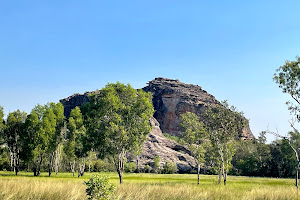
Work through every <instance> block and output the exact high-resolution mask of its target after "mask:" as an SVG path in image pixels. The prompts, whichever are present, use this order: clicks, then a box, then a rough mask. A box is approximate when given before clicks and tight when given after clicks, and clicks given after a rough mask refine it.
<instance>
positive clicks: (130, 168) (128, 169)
mask: <svg viewBox="0 0 300 200" xmlns="http://www.w3.org/2000/svg"><path fill="white" fill-rule="evenodd" d="M135 170H136V164H135V163H134V162H130V163H125V172H130V173H132V172H134V171H135Z"/></svg>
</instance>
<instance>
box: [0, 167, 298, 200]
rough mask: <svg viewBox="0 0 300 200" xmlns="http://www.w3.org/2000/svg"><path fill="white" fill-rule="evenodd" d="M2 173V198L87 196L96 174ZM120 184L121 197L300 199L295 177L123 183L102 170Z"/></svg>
mask: <svg viewBox="0 0 300 200" xmlns="http://www.w3.org/2000/svg"><path fill="white" fill-rule="evenodd" d="M32 174H33V173H26V172H20V173H19V175H18V176H15V175H14V174H13V173H11V172H0V199H18V200H20V199H58V200H59V199H64V200H66V199H86V198H87V197H86V195H85V185H84V184H83V181H85V180H87V179H88V178H89V177H90V176H91V175H92V173H85V175H84V177H80V178H77V177H72V174H71V173H59V174H58V175H57V176H55V175H52V176H51V177H48V176H47V173H42V174H41V176H39V177H33V175H32ZM101 174H105V175H107V176H109V177H110V181H111V182H112V183H113V184H115V185H116V186H117V196H118V198H119V199H212V200H213V199H230V200H231V199H236V200H237V199H244V200H250V199H251V200H252V199H264V200H265V199H270V200H271V199H300V194H299V196H298V193H297V190H296V189H295V186H294V180H293V179H277V178H252V177H242V176H240V177H239V176H229V177H228V181H227V185H226V186H223V185H218V184H217V183H218V176H213V175H201V176H200V185H199V186H198V185H197V184H196V178H197V177H196V175H195V174H124V183H123V184H122V185H120V184H119V183H118V182H119V179H118V175H117V173H101Z"/></svg>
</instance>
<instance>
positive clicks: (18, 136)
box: [3, 110, 27, 174]
mask: <svg viewBox="0 0 300 200" xmlns="http://www.w3.org/2000/svg"><path fill="white" fill-rule="evenodd" d="M26 115H27V114H26V113H25V112H21V111H20V110H17V111H14V112H11V113H9V114H8V116H7V120H6V122H5V129H4V132H3V139H4V142H5V144H6V145H7V147H8V150H9V151H10V153H11V154H12V159H13V165H14V171H15V172H16V174H17V172H18V170H19V164H20V159H22V152H23V149H24V146H25V144H26V142H27V141H25V139H24V138H25V137H24V135H25V134H26V132H25V131H24V123H25V119H26Z"/></svg>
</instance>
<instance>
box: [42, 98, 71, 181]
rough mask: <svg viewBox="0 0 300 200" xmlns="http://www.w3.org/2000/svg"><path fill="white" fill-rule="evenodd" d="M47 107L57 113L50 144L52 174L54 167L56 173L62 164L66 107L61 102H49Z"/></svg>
mask: <svg viewBox="0 0 300 200" xmlns="http://www.w3.org/2000/svg"><path fill="white" fill-rule="evenodd" d="M45 107H46V109H52V111H53V113H54V115H55V134H54V135H53V137H52V138H51V140H52V142H51V144H50V146H49V150H48V153H49V155H48V156H49V164H48V166H49V167H48V168H49V176H50V175H51V172H52V168H54V169H55V173H56V174H57V173H58V168H59V164H60V155H61V150H62V138H63V135H64V134H65V130H66V129H65V128H64V127H65V121H64V120H65V116H64V107H63V105H62V104H61V103H53V102H52V103H48V104H47V105H46V106H45Z"/></svg>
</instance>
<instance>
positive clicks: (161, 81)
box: [143, 78, 254, 139]
mask: <svg viewBox="0 0 300 200" xmlns="http://www.w3.org/2000/svg"><path fill="white" fill-rule="evenodd" d="M143 90H144V91H146V92H152V93H153V106H154V109H155V110H156V112H155V113H154V117H155V118H156V119H157V121H158V122H159V123H160V125H161V129H162V132H164V133H169V134H171V135H175V136H179V134H180V130H179V124H180V115H181V114H183V113H185V112H187V111H189V112H193V113H196V114H198V115H200V114H201V113H203V112H204V111H205V109H207V108H208V107H214V106H216V105H220V102H219V101H218V100H216V99H215V97H214V96H213V95H211V94H209V93H207V92H206V91H205V90H203V89H202V88H201V87H200V86H198V85H192V84H185V83H181V82H180V81H179V80H177V79H176V80H174V79H167V78H155V79H154V80H152V81H150V82H149V83H148V86H146V87H144V88H143ZM240 137H242V138H243V139H252V138H253V137H254V136H253V134H252V132H251V130H250V127H249V126H248V127H245V128H244V129H243V130H242V131H241V132H240Z"/></svg>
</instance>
